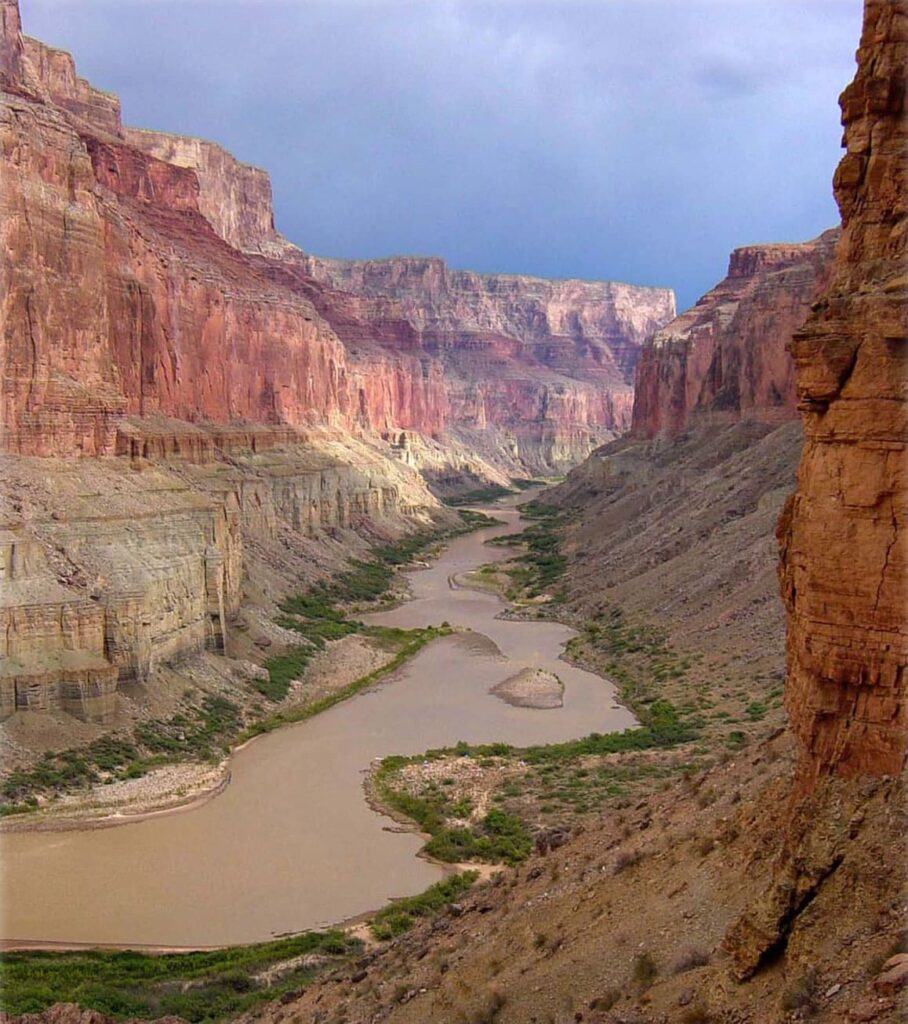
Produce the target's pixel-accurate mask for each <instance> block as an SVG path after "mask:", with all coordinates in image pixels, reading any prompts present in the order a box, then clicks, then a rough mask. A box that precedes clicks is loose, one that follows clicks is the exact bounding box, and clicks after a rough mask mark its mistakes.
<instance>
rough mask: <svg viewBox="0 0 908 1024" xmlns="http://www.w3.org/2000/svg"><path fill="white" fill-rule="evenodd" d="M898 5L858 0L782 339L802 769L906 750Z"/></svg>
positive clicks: (795, 703) (906, 367) (907, 349)
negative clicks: (810, 275)
mask: <svg viewBox="0 0 908 1024" xmlns="http://www.w3.org/2000/svg"><path fill="white" fill-rule="evenodd" d="M906 67H908V7H906V4H905V3H903V2H883V0H867V3H866V7H865V19H864V31H863V35H862V39H861V46H860V49H859V50H858V73H857V76H856V78H855V80H854V82H853V83H852V84H851V85H850V86H849V87H848V88H847V89H846V90H845V92H844V93H843V94H842V98H841V106H842V120H843V123H844V125H845V140H844V141H845V146H846V149H847V152H846V155H845V156H844V157H843V158H842V161H841V163H840V164H839V167H838V170H837V171H836V175H835V195H836V200H837V201H838V204H839V209H840V210H841V213H842V222H843V234H842V239H841V242H840V244H839V247H838V250H837V253H836V259H835V263H834V266H833V272H832V280H831V282H830V285H829V288H828V290H827V291H826V293H825V294H824V296H823V297H822V299H821V301H820V303H819V304H818V308H817V309H816V311H815V312H814V314H813V315H812V316H811V317H810V319H809V320H808V321H807V323H806V325H805V326H804V327H803V329H802V330H800V331H799V332H798V333H797V334H796V336H795V339H794V342H793V343H792V346H791V353H792V356H793V357H794V363H795V368H796V376H797V393H798V400H799V408H800V410H801V416H802V420H803V424H804V433H805V444H804V452H803V455H802V458H801V464H800V467H799V470H798V487H797V491H796V493H795V494H794V496H793V497H792V499H791V500H790V502H789V504H788V506H787V508H786V510H785V513H784V515H783V517H782V519H781V521H780V523H779V538H780V542H781V545H782V566H781V573H780V575H781V585H782V594H783V598H784V601H785V605H786V609H787V612H788V682H787V687H786V704H787V707H788V711H789V715H790V718H791V724H792V728H793V729H794V731H795V733H796V734H797V736H798V739H799V741H800V745H801V754H802V757H801V774H802V782H803V783H804V784H805V785H812V784H813V783H814V782H815V780H816V779H817V778H818V777H819V776H822V775H824V774H827V773H830V772H836V773H841V774H854V773H870V774H897V773H898V772H899V771H900V770H901V769H902V768H903V766H904V764H905V758H906V751H908V695H906V692H905V690H906V673H908V668H906V665H908V620H906V615H905V611H906V608H908V525H906V515H908V459H906V443H908V407H906V397H908V279H906V276H905V268H906V256H908V253H906V245H908V238H906V234H908V220H906V207H905V187H906V177H908V176H906V145H908V130H906V121H905V85H906V78H905V68H906Z"/></svg>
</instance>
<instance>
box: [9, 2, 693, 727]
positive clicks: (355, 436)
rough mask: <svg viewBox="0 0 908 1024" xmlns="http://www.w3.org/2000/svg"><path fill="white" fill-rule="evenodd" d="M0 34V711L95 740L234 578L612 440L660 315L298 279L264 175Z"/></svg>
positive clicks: (212, 623) (425, 264)
mask: <svg viewBox="0 0 908 1024" xmlns="http://www.w3.org/2000/svg"><path fill="white" fill-rule="evenodd" d="M0 29H2V38H0V62H2V63H0V85H2V87H3V90H4V94H3V98H2V104H0V327H2V352H0V355H2V363H3V381H2V409H0V449H2V450H3V452H4V453H5V455H4V479H5V484H6V487H5V493H4V506H3V521H2V524H0V527H2V529H3V531H4V533H3V536H4V550H5V552H6V554H5V555H4V561H3V575H4V590H3V595H2V602H0V604H2V612H3V616H4V624H5V631H4V646H3V648H2V650H0V691H2V693H0V715H6V714H9V713H10V712H11V711H13V710H14V709H17V708H18V709H49V710H55V709H62V710H68V711H71V712H72V713H74V714H77V715H78V716H80V717H84V718H87V719H90V720H93V721H99V722H108V721H110V718H111V715H112V714H113V713H114V709H115V705H116V694H117V688H118V686H121V685H126V684H133V683H134V684H137V685H140V686H144V685H146V684H147V683H148V681H149V680H150V679H152V678H153V676H154V673H155V672H156V670H157V668H158V667H159V666H160V665H163V664H166V663H170V662H173V661H174V660H175V659H179V658H184V657H189V656H194V655H196V654H198V653H199V652H201V651H203V650H207V651H217V652H220V651H223V650H224V649H225V645H227V642H228V641H229V622H230V619H231V617H232V616H234V615H235V613H236V612H237V609H238V607H239V604H240V602H241V601H242V600H243V581H244V579H246V578H247V576H248V573H249V572H250V571H253V570H254V569H255V566H256V565H258V564H259V563H261V564H267V565H269V566H271V567H272V568H273V569H276V571H277V584H276V589H277V590H280V588H281V587H288V586H292V585H294V584H295V582H296V580H291V579H290V578H289V569H288V567H287V565H282V564H281V558H280V556H279V555H278V554H277V553H276V547H275V546H277V547H283V548H284V549H286V548H287V546H288V545H289V546H291V547H292V545H293V544H294V543H295V540H294V538H306V537H309V536H313V535H321V534H324V533H325V532H326V531H327V532H331V531H336V530H353V531H357V530H358V531H361V532H363V531H364V532H368V533H373V532H374V531H376V530H377V531H378V536H382V535H383V531H386V530H390V531H391V532H393V531H394V530H395V529H400V528H402V527H404V526H405V525H406V524H407V523H408V522H412V521H413V520H414V518H415V519H416V520H425V517H426V511H427V510H428V509H431V508H432V507H433V506H434V504H435V502H434V499H433V498H432V496H431V495H430V494H429V492H428V490H427V489H426V486H425V483H424V481H423V480H422V479H421V477H420V475H419V472H418V470H419V469H423V470H424V471H425V472H426V474H427V475H431V476H432V477H433V478H434V479H438V480H444V481H446V485H447V482H451V481H454V486H456V480H457V479H458V478H463V479H466V480H469V481H481V480H483V479H496V480H498V481H500V482H503V481H506V479H507V477H508V476H509V475H529V474H530V473H535V472H540V471H555V470H560V469H563V468H565V467H566V466H568V465H570V464H572V463H573V462H575V461H577V460H578V459H579V458H581V457H583V456H584V455H585V454H586V453H587V452H588V451H589V450H590V449H591V448H592V447H594V446H595V445H597V444H598V443H600V442H601V441H602V440H603V439H605V438H608V437H610V436H613V434H614V432H615V431H617V430H620V429H623V428H624V427H625V426H626V425H627V423H628V422H629V416H630V404H631V375H632V371H633V365H634V362H635V358H636V352H637V350H638V348H639V345H640V344H641V342H642V340H643V337H644V335H645V334H646V333H647V332H648V331H649V330H651V329H653V328H654V327H656V326H659V325H660V324H661V323H663V322H664V321H665V320H666V319H668V318H669V316H670V315H672V314H673V312H674V307H673V298H672V294H671V292H669V291H667V290H665V289H645V288H631V287H629V286H624V285H613V284H607V283H596V282H589V283H587V282H546V281H539V280H535V279H531V278H516V277H495V276H481V275H476V274H468V273H463V272H457V271H451V270H449V269H448V268H447V267H445V265H444V264H443V263H442V262H441V261H438V260H428V261H426V260H390V261H385V262H384V263H379V264H368V265H359V264H356V265H353V264H351V265H347V264H337V263H335V262H333V261H322V260H317V259H315V258H312V257H308V256H306V255H305V254H303V253H302V252H301V251H300V250H298V249H296V248H295V247H294V246H292V245H290V244H289V243H288V242H286V241H285V240H284V239H283V238H282V237H281V236H280V235H279V234H278V233H277V231H276V230H275V226H274V217H273V213H272V202H271V186H270V181H269V179H268V176H267V174H266V173H265V172H263V171H261V170H259V169H257V168H254V167H250V166H248V165H246V164H243V163H241V162H240V161H238V160H236V159H235V158H234V157H232V156H231V155H230V154H228V153H226V152H225V151H224V150H223V149H221V148H220V147H219V146H217V145H215V144H213V143H209V142H205V141H202V140H198V139H190V138H185V137H182V136H177V135H169V134H165V133H160V132H150V131H144V130H140V129H135V128H129V127H126V126H124V125H123V123H122V118H121V113H120V105H119V101H118V100H117V98H116V97H115V96H113V95H111V94H109V93H106V92H103V91H101V90H99V89H97V88H95V87H94V86H92V85H91V84H90V83H88V82H87V81H85V80H84V79H82V78H80V77H79V76H78V75H77V73H76V68H75V64H74V62H73V59H72V58H71V57H70V55H69V54H67V53H65V52H63V51H61V50H57V49H54V48H53V47H49V46H47V45H45V44H44V43H41V42H39V41H37V40H34V39H30V38H28V37H24V36H22V34H21V25H20V17H19V9H18V4H17V3H16V2H15V0H0ZM367 268H371V269H367ZM473 485H474V486H475V483H474V484H473ZM385 535H386V534H385ZM307 557H308V556H307ZM299 568H300V569H301V571H305V570H306V559H301V561H300V565H299ZM285 577H287V578H285Z"/></svg>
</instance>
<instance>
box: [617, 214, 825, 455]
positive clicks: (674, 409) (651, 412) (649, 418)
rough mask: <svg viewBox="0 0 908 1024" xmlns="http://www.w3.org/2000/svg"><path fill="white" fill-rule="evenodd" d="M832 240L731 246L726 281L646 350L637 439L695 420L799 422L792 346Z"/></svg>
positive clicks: (673, 431) (672, 431)
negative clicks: (747, 419) (790, 346)
mask: <svg viewBox="0 0 908 1024" xmlns="http://www.w3.org/2000/svg"><path fill="white" fill-rule="evenodd" d="M836 238H837V232H836V231H827V232H825V233H824V234H823V235H821V236H820V237H819V238H817V239H815V240H814V241H812V242H805V243H803V244H801V245H751V246H746V247H744V248H741V249H735V251H734V252H733V253H732V254H731V258H730V259H729V265H728V275H727V276H726V277H725V279H724V280H723V281H721V282H720V283H719V284H718V285H716V287H715V288H713V289H712V290H711V291H709V292H707V293H706V294H705V295H704V296H703V297H702V298H701V299H699V300H698V302H697V303H696V304H695V305H694V306H692V307H691V308H690V309H689V310H687V311H686V312H685V313H682V314H681V316H679V317H677V318H676V319H675V320H672V322H671V323H669V324H668V325H667V326H665V327H664V328H662V330H659V331H657V332H656V333H655V334H654V335H653V336H652V338H650V339H649V340H648V341H647V342H646V344H645V345H644V346H643V349H642V351H641V354H640V360H639V362H638V364H637V380H636V392H635V396H634V410H633V425H632V433H633V434H634V436H636V437H641V438H651V437H656V436H657V435H667V436H675V435H677V434H680V433H682V432H683V431H684V430H685V429H686V428H687V427H688V425H690V424H693V423H704V422H708V423H730V422H734V421H735V420H738V419H743V418H752V419H758V420H762V421H764V422H768V423H781V422H784V421H785V420H788V419H794V418H795V416H796V415H797V413H796V411H795V405H796V399H795V387H794V367H793V364H792V361H791V358H790V356H789V355H788V353H787V352H786V345H787V344H788V341H789V339H790V338H791V335H792V332H793V331H794V330H795V329H796V328H798V327H800V326H801V324H802V323H803V322H804V320H805V319H806V317H807V315H808V313H809V310H810V306H811V303H812V302H813V301H814V300H815V299H816V297H817V295H818V294H819V293H820V292H821V291H822V289H823V287H824V286H825V284H826V280H827V277H828V271H829V266H830V263H831V260H832V253H833V248H834V245H835V240H836Z"/></svg>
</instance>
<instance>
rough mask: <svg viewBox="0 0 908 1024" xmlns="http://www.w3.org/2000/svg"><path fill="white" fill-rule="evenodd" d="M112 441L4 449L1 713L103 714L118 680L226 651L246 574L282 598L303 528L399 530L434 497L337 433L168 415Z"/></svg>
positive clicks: (134, 680)
mask: <svg viewBox="0 0 908 1024" xmlns="http://www.w3.org/2000/svg"><path fill="white" fill-rule="evenodd" d="M133 428H135V430H136V433H135V434H134V435H131V433H130V431H131V430H132V429H133ZM120 437H121V439H123V438H131V442H132V443H131V444H130V445H126V446H124V452H123V455H122V456H121V457H120V458H100V459H68V460H63V459H58V458H42V459H37V458H32V457H22V456H10V455H3V456H0V470H2V473H3V480H4V488H3V493H2V496H0V524H2V525H0V583H2V585H0V719H2V718H6V717H8V716H9V715H11V714H12V713H13V712H14V711H17V710H18V711H26V710H28V711H35V710H42V711H46V710H50V711H54V710H62V711H67V712H69V713H70V714H72V715H74V716H75V717H77V718H82V719H85V720H88V721H91V722H96V723H101V724H106V723H110V722H111V721H112V720H113V717H114V714H115V711H116V695H117V692H118V689H119V688H120V687H122V686H124V685H130V684H138V685H139V686H146V685H148V684H149V683H151V682H152V681H153V679H154V674H155V672H156V671H157V670H158V669H159V668H160V667H161V666H163V665H168V664H172V663H174V662H175V661H179V660H181V659H186V658H189V657H192V656H194V655H198V654H200V653H201V652H203V651H211V652H215V653H220V654H223V653H225V651H226V650H227V648H228V640H229V634H230V622H231V621H232V620H233V619H234V618H235V617H236V615H237V613H238V611H239V610H240V607H241V604H242V602H243V600H244V585H245V582H246V580H247V578H248V576H249V573H250V571H252V570H254V569H255V568H256V567H259V569H260V571H261V572H263V573H265V574H266V575H267V577H268V578H270V579H271V581H272V583H271V589H272V592H273V594H274V596H275V597H277V596H280V594H281V593H282V592H284V591H285V590H287V589H293V588H294V587H295V586H296V585H297V583H298V581H299V579H300V578H301V577H302V576H303V574H304V573H305V571H306V561H307V560H311V553H306V551H305V541H306V539H308V538H319V537H324V536H326V535H331V534H334V533H336V532H337V531H347V530H352V531H362V530H368V531H370V532H375V531H379V532H380V531H384V530H391V531H394V530H396V529H399V528H400V527H401V525H402V524H404V523H406V522H407V517H412V516H421V515H422V516H424V509H425V507H426V505H427V504H428V503H429V501H430V498H429V496H428V493H427V492H426V491H425V487H424V485H422V482H421V481H420V479H419V477H418V476H417V475H416V474H415V473H414V472H413V471H412V470H410V469H409V468H408V467H406V466H404V465H403V464H396V463H393V462H391V461H390V460H388V459H387V458H386V457H385V456H383V455H382V454H380V453H378V452H376V451H374V450H371V449H369V448H368V447H367V446H365V445H361V446H359V447H356V446H355V445H354V444H353V443H352V442H350V441H348V440H346V439H332V438H331V437H330V436H327V437H325V438H322V439H321V440H319V441H318V443H316V440H317V439H316V438H310V439H309V441H308V443H307V444H305V445H304V444H301V442H300V438H299V437H297V436H295V435H293V434H290V433H288V432H286V431H282V430H267V429H261V428H257V429H253V428H250V429H248V430H247V431H246V432H245V433H242V432H240V431H234V432H232V433H225V432H223V431H220V430H217V429H214V428H201V427H193V426H192V425H190V424H183V423H180V422H179V421H172V420H165V419H161V418H153V419H152V420H151V421H149V420H147V419H141V420H129V421H127V422H126V423H125V424H124V425H123V429H122V432H121V434H120ZM147 456H151V458H150V459H149V458H148V457H147ZM300 545H303V548H302V550H303V556H304V557H303V559H302V561H300V560H299V558H298V557H296V556H295V549H296V548H299V547H300ZM297 573H299V575H297Z"/></svg>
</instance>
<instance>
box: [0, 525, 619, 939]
mask: <svg viewBox="0 0 908 1024" xmlns="http://www.w3.org/2000/svg"><path fill="white" fill-rule="evenodd" d="M494 511H495V514H496V515H500V516H503V517H506V518H507V519H508V526H507V527H497V528H493V529H489V530H484V531H481V532H480V533H476V534H471V535H469V536H467V537H461V538H458V539H457V540H455V541H454V542H453V543H452V544H451V545H450V546H449V548H448V549H447V550H446V551H445V553H444V555H443V556H442V557H441V558H440V559H439V560H438V561H437V562H436V563H435V564H434V565H433V566H432V567H431V568H430V569H426V570H423V571H420V572H416V573H414V574H413V575H412V577H411V582H412V589H413V594H414V599H413V600H412V601H410V602H408V603H407V604H405V605H404V606H402V607H401V608H399V609H396V610H394V611H389V612H383V613H380V614H376V615H372V616H368V617H367V618H368V619H369V621H372V622H375V623H382V624H385V625H395V626H421V625H428V624H430V623H440V622H442V621H445V620H447V621H448V622H450V623H451V624H452V625H456V626H463V627H467V628H469V629H471V630H474V631H475V632H476V633H478V634H481V635H482V636H483V637H487V638H488V640H480V638H479V637H472V636H470V635H469V634H466V635H458V636H451V637H446V638H444V639H441V640H438V641H435V642H434V643H433V644H431V645H429V646H428V647H426V648H424V649H423V650H422V651H421V652H420V653H419V654H418V655H417V656H416V657H415V658H414V659H413V660H412V661H410V662H409V663H408V664H407V665H405V666H404V667H403V668H402V669H401V670H399V671H398V672H397V673H395V674H394V675H393V676H390V677H388V678H387V679H386V680H384V681H383V682H382V683H381V684H379V685H377V686H376V687H374V688H373V689H371V690H369V691H368V692H365V693H363V694H361V695H359V696H357V697H355V698H353V699H352V700H349V701H347V702H346V703H343V704H339V705H336V706H335V707H333V708H331V709H330V710H328V711H326V712H324V713H323V714H321V715H319V716H318V717H316V718H314V719H311V720H309V721H307V722H301V723H299V724H297V725H292V726H288V727H286V728H284V729H281V730H279V731H278V732H275V733H271V734H269V735H267V736H264V737H262V738H261V739H259V740H256V742H254V743H252V744H250V745H249V746H248V747H246V748H245V749H243V750H241V751H240V752H239V753H238V754H237V755H236V757H235V758H234V761H233V765H232V781H231V784H230V785H229V786H228V787H227V789H226V790H225V791H224V792H223V793H222V794H221V795H219V796H217V797H216V798H214V799H213V800H210V801H209V802H207V803H205V804H203V805H201V806H197V807H194V808H190V809H186V810H184V811H177V812H174V813H170V814H162V815H158V816H155V817H151V818H146V819H144V820H142V821H136V822H132V823H129V824H124V825H120V826H117V827H112V828H101V829H86V830H80V831H68V832H56V833H54V832H30V833H29V832H26V833H11V834H8V835H4V836H2V837H0V851H2V860H3V878H2V884H3V894H4V900H3V917H4V927H3V935H4V937H5V938H8V939H16V940H20V941H23V940H44V941H59V942H89V943H99V944H102V943H110V944H129V943H134V944H150V945H167V946H171V945H172V946H204V945H217V944H223V943H238V942H253V941H258V940H262V939H268V938H271V937H272V936H274V935H276V934H280V933H283V932H289V931H300V930H302V929H306V928H313V927H318V926H323V925H327V924H331V923H334V922H337V921H340V920H343V919H344V918H347V917H351V916H353V915H355V914H358V913H361V912H363V911H366V910H369V909H373V908H376V907H378V906H380V905H381V904H383V903H384V902H385V901H386V900H387V899H388V898H389V897H391V896H404V895H409V894H412V893H416V892H419V891H420V890H422V889H424V888H425V887H426V886H428V885H430V884H431V883H432V882H434V881H437V880H438V879H439V878H440V877H442V870H441V869H440V868H439V867H438V866H437V865H434V864H431V863H428V862H427V861H425V860H422V859H420V858H418V857H417V856H416V853H417V851H418V850H419V848H420V847H421V845H422V840H421V839H420V838H419V837H418V836H415V835H411V834H406V833H400V832H395V831H386V830H385V829H386V828H387V827H388V825H389V822H388V820H387V819H386V818H384V817H383V816H381V815H379V814H377V813H375V812H374V811H372V810H371V809H370V808H369V807H368V806H367V804H366V802H365V799H364V794H363V789H362V783H363V771H364V770H365V769H366V768H367V767H368V765H369V763H370V762H371V761H372V759H373V758H376V757H383V756H385V755H387V754H414V753H418V752H420V751H422V750H425V749H427V748H429V747H440V746H447V745H451V744H454V743H456V742H457V741H458V740H466V741H468V742H471V743H485V742H493V741H496V740H502V741H505V742H509V743H516V744H528V743H547V742H552V741H557V740H564V739H570V738H573V737H576V736H581V735H584V734H586V733H589V732H593V731H596V732H607V731H610V730H614V729H624V728H626V727H627V726H629V725H632V724H633V719H632V717H631V715H630V713H629V712H627V711H626V710H624V709H623V708H617V707H615V705H614V701H613V691H612V688H611V687H610V685H609V684H607V683H605V682H604V681H603V680H602V679H600V678H598V677H597V676H594V675H592V674H590V673H588V672H583V671H582V670H580V669H576V668H572V667H571V666H569V665H567V664H566V663H565V662H564V661H560V660H559V658H558V655H559V652H560V650H561V648H562V646H563V644H564V643H565V642H566V641H567V640H568V639H569V638H570V636H571V635H572V631H571V630H570V629H568V628H567V627H565V626H561V625H557V624H554V623H543V622H532V623H525V622H509V621H507V620H502V619H496V618H495V616H496V614H497V613H498V612H499V611H500V610H501V607H502V605H501V602H500V601H499V599H498V598H497V597H496V596H494V595H492V594H486V593H479V592H475V591H470V590H464V589H456V588H453V589H452V587H451V585H450V583H449V577H451V576H452V575H456V574H458V573H461V572H463V571H465V570H466V569H469V568H473V567H475V566H477V565H480V564H482V563H483V562H487V561H491V560H493V559H496V558H502V557H505V556H506V554H507V552H505V551H502V550H500V549H496V548H487V547H484V546H483V544H482V541H483V539H484V538H485V537H488V536H490V535H492V534H494V533H500V532H505V531H512V530H514V529H519V528H520V527H519V525H518V523H517V518H516V513H514V512H513V511H510V510H501V509H498V508H496V509H495V510H494ZM489 640H490V641H491V643H489V642H488V641H489ZM525 666H534V667H537V668H544V669H548V670H549V671H551V672H555V673H557V674H558V675H559V676H560V677H561V679H562V680H563V681H564V684H565V692H564V706H563V707H562V708H557V709H553V710H547V711H537V710H533V709H529V708H517V707H512V706H510V705H508V704H506V703H504V702H503V701H501V700H499V699H497V698H496V697H494V696H492V695H490V694H489V692H488V690H489V688H490V687H491V686H494V685H495V684H496V683H499V682H501V680H503V679H505V678H506V677H507V676H509V675H512V674H513V673H514V672H515V671H518V670H519V669H521V668H523V667H525Z"/></svg>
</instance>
